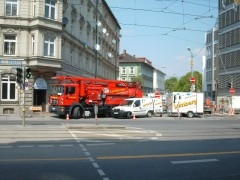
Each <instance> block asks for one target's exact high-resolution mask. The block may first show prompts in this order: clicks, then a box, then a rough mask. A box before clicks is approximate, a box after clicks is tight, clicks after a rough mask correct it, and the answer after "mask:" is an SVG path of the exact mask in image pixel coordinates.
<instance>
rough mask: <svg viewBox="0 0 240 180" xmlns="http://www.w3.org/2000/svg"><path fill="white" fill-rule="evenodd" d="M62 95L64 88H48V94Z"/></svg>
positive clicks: (57, 86)
mask: <svg viewBox="0 0 240 180" xmlns="http://www.w3.org/2000/svg"><path fill="white" fill-rule="evenodd" d="M62 93H64V86H61V85H52V86H50V94H51V95H59V94H62Z"/></svg>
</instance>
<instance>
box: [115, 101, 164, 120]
mask: <svg viewBox="0 0 240 180" xmlns="http://www.w3.org/2000/svg"><path fill="white" fill-rule="evenodd" d="M162 110H163V108H162V99H160V98H129V99H125V100H124V101H123V102H122V103H121V104H120V105H119V106H117V107H114V108H113V109H112V116H113V117H115V118H117V117H126V118H131V117H133V116H134V115H135V116H146V117H151V116H152V115H154V114H159V115H160V117H161V116H162V112H163V111H162Z"/></svg>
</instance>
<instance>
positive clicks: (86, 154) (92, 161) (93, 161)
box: [68, 130, 109, 180]
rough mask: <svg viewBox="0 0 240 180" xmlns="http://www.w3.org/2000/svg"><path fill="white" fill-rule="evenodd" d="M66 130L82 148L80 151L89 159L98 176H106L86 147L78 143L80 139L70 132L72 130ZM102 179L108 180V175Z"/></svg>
mask: <svg viewBox="0 0 240 180" xmlns="http://www.w3.org/2000/svg"><path fill="white" fill-rule="evenodd" d="M68 132H69V133H70V134H71V135H72V137H73V138H74V139H75V141H76V142H77V143H79V144H78V145H79V147H80V148H81V149H82V151H83V152H84V153H85V156H86V157H87V159H88V160H89V162H91V163H92V166H93V167H94V168H95V169H96V170H97V172H98V174H99V175H100V176H106V174H105V173H104V172H103V170H102V169H101V168H100V167H99V165H98V164H97V163H96V162H95V159H94V158H93V157H92V156H91V154H90V152H89V151H88V150H87V148H86V147H85V146H84V145H83V144H82V143H80V142H81V140H80V139H79V138H77V136H76V135H75V134H74V133H73V132H72V131H69V130H68ZM103 179H104V180H109V178H108V177H103Z"/></svg>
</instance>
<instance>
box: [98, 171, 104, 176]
mask: <svg viewBox="0 0 240 180" xmlns="http://www.w3.org/2000/svg"><path fill="white" fill-rule="evenodd" d="M97 172H98V174H100V176H105V173H104V172H103V170H101V169H97Z"/></svg>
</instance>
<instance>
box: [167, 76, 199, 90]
mask: <svg viewBox="0 0 240 180" xmlns="http://www.w3.org/2000/svg"><path fill="white" fill-rule="evenodd" d="M191 77H192V73H191V72H189V73H187V74H186V75H184V76H182V77H181V78H180V79H177V78H176V77H171V78H169V79H167V80H166V81H165V89H166V91H168V92H173V91H178V92H190V88H191V82H190V78H191ZM193 77H194V78H195V79H196V82H195V92H201V91H202V74H201V73H200V72H198V71H194V72H193Z"/></svg>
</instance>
